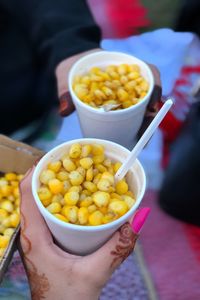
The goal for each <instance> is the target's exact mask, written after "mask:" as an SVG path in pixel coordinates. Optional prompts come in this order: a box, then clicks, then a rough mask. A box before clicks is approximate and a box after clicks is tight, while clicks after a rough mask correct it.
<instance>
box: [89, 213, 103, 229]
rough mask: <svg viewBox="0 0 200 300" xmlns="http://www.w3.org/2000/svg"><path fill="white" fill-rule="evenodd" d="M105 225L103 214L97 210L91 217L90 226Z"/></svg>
mask: <svg viewBox="0 0 200 300" xmlns="http://www.w3.org/2000/svg"><path fill="white" fill-rule="evenodd" d="M102 223H103V214H102V213H101V212H100V211H99V210H96V211H94V212H93V213H91V215H89V224H90V225H92V226H97V225H101V224H102Z"/></svg>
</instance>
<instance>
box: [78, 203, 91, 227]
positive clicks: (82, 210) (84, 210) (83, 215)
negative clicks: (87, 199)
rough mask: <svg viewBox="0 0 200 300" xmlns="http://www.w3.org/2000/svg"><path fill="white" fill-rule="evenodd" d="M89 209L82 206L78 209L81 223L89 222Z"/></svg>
mask: <svg viewBox="0 0 200 300" xmlns="http://www.w3.org/2000/svg"><path fill="white" fill-rule="evenodd" d="M88 216H89V213H88V210H87V208H86V207H81V208H79V210H78V221H79V223H80V225H85V224H87V222H88Z"/></svg>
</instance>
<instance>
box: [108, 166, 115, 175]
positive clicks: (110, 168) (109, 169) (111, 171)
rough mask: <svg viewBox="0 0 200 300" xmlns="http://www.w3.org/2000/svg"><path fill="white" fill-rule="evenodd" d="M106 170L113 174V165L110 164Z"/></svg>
mask: <svg viewBox="0 0 200 300" xmlns="http://www.w3.org/2000/svg"><path fill="white" fill-rule="evenodd" d="M108 172H109V173H110V174H112V175H114V170H113V167H112V166H110V167H108Z"/></svg>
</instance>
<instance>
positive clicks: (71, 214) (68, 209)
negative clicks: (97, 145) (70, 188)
mask: <svg viewBox="0 0 200 300" xmlns="http://www.w3.org/2000/svg"><path fill="white" fill-rule="evenodd" d="M61 213H62V215H64V216H65V217H66V218H67V219H68V220H69V222H71V223H76V222H77V219H78V207H77V206H64V207H63V208H62V211H61Z"/></svg>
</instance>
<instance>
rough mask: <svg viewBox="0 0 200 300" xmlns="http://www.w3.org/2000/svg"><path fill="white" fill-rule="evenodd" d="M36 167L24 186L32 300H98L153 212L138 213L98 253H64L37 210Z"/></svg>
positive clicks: (24, 250) (24, 239)
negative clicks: (34, 177) (33, 184)
mask: <svg viewBox="0 0 200 300" xmlns="http://www.w3.org/2000/svg"><path fill="white" fill-rule="evenodd" d="M33 171H34V167H33V168H32V169H30V170H29V171H28V173H27V175H26V176H25V177H24V179H23V180H22V182H21V184H20V191H21V234H20V243H21V244H20V245H21V247H20V248H21V255H22V259H23V262H24V265H25V269H26V272H27V275H28V279H29V284H30V288H31V295H32V300H40V299H48V300H55V299H59V300H68V299H69V300H71V299H74V300H76V299H82V300H85V299H87V300H90V299H91V300H95V299H98V297H99V295H100V292H101V289H102V288H103V286H104V285H105V284H106V282H107V281H108V279H109V278H110V276H111V275H112V273H113V272H114V270H115V269H116V268H117V267H118V266H119V265H120V264H121V263H122V262H123V261H124V260H125V259H126V258H127V257H128V256H129V254H131V253H132V251H133V249H134V246H135V242H136V240H137V238H138V233H139V231H140V229H141V228H142V226H143V224H144V222H145V220H146V218H147V216H148V214H149V209H148V208H143V209H141V210H139V211H138V212H136V214H135V216H134V219H133V222H132V224H131V225H130V224H129V223H126V224H124V225H123V226H122V227H121V228H120V229H119V230H118V231H117V232H116V233H115V234H114V235H113V236H112V237H111V239H110V240H109V241H108V242H107V243H106V244H105V245H103V246H102V247H101V248H100V249H98V250H97V251H96V252H94V253H92V254H90V255H87V256H83V257H82V256H76V255H72V254H69V253H67V252H65V251H63V250H61V249H60V248H59V247H58V246H57V245H56V244H55V242H54V240H53V238H52V236H51V234H50V231H49V229H48V227H47V225H46V223H45V221H44V219H43V218H42V216H41V215H40V212H39V211H38V209H37V206H36V204H35V201H34V199H33V196H32V192H31V179H32V174H33Z"/></svg>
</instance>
